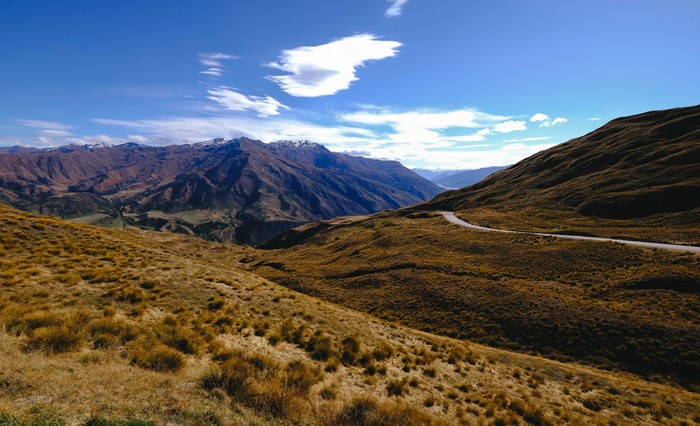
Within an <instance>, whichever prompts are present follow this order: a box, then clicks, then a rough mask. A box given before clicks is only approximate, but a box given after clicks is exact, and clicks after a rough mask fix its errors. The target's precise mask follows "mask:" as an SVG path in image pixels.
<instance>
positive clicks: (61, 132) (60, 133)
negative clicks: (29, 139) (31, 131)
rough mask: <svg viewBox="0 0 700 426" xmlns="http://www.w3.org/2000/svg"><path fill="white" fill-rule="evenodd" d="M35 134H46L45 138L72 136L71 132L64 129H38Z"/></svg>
mask: <svg viewBox="0 0 700 426" xmlns="http://www.w3.org/2000/svg"><path fill="white" fill-rule="evenodd" d="M37 134H39V135H41V136H46V137H47V138H63V137H66V136H73V134H72V133H71V132H66V131H65V130H39V131H38V132H37Z"/></svg>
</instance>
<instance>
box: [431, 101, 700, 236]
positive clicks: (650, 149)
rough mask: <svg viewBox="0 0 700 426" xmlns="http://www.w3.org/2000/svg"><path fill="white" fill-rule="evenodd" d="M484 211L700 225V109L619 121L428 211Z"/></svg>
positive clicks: (441, 199)
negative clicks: (650, 219) (529, 210)
mask: <svg viewBox="0 0 700 426" xmlns="http://www.w3.org/2000/svg"><path fill="white" fill-rule="evenodd" d="M483 206H486V207H499V208H507V209H509V211H513V210H517V209H521V208H534V207H536V208H537V209H540V210H559V211H573V212H576V213H577V214H580V215H583V216H596V217H600V218H606V219H639V218H648V217H654V219H656V220H657V222H658V219H659V218H663V217H666V219H665V222H664V223H671V222H674V223H678V221H685V222H688V221H690V222H693V223H695V224H697V221H698V219H700V105H699V106H693V107H686V108H676V109H670V110H664V111H652V112H647V113H644V114H639V115H634V116H630V117H623V118H618V119H615V120H613V121H611V122H609V123H608V124H606V125H604V126H603V127H601V128H599V129H597V130H595V131H593V132H591V133H589V134H587V135H584V136H582V137H579V138H576V139H572V140H570V141H568V142H566V143H563V144H561V145H557V146H555V147H553V148H550V149H548V150H545V151H541V152H539V153H537V154H535V155H533V156H531V157H529V158H527V159H525V160H523V161H521V162H519V163H517V164H515V165H514V166H512V167H509V168H508V169H505V170H501V171H499V172H497V173H495V174H493V175H491V176H489V177H488V178H486V179H484V180H483V181H481V182H479V183H477V184H475V185H472V186H469V187H467V188H463V189H460V190H456V191H448V192H445V193H442V194H441V195H439V196H438V197H436V198H435V199H434V200H432V201H430V202H428V203H426V204H424V205H423V207H425V208H435V209H443V210H455V211H456V210H464V209H471V208H476V207H483ZM681 212H685V213H684V214H683V217H679V216H678V214H679V213H681ZM672 216H673V218H672Z"/></svg>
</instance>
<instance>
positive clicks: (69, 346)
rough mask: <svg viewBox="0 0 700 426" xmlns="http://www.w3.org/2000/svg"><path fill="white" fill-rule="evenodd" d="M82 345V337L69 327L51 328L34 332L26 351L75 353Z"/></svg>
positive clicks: (43, 328)
mask: <svg viewBox="0 0 700 426" xmlns="http://www.w3.org/2000/svg"><path fill="white" fill-rule="evenodd" d="M81 343H82V338H81V336H80V335H79V334H78V333H76V332H75V331H73V330H70V329H69V328H68V327H67V326H50V327H42V328H39V329H37V330H33V331H32V332H31V335H30V336H29V340H28V341H27V344H26V346H25V349H26V350H30V351H35V350H40V351H42V352H44V353H47V354H57V353H63V352H70V351H74V350H76V349H78V348H79V347H80V345H81Z"/></svg>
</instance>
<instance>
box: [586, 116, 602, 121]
mask: <svg viewBox="0 0 700 426" xmlns="http://www.w3.org/2000/svg"><path fill="white" fill-rule="evenodd" d="M588 120H589V121H598V120H600V117H593V118H589V119H588Z"/></svg>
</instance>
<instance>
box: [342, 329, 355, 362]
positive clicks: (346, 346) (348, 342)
mask: <svg viewBox="0 0 700 426" xmlns="http://www.w3.org/2000/svg"><path fill="white" fill-rule="evenodd" d="M342 345H343V352H342V353H341V355H340V361H341V362H342V363H343V364H345V365H353V364H354V363H355V360H356V359H357V356H358V354H359V353H360V340H359V339H358V338H357V336H350V337H346V338H345V339H343V341H342Z"/></svg>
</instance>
